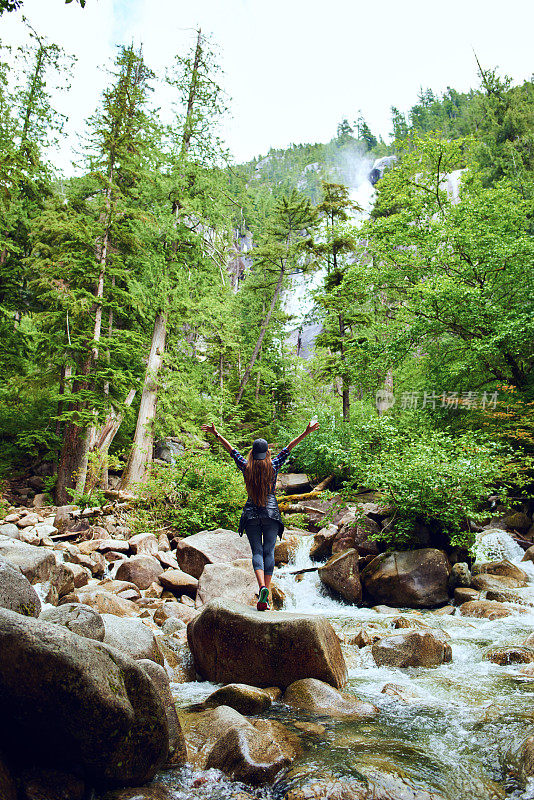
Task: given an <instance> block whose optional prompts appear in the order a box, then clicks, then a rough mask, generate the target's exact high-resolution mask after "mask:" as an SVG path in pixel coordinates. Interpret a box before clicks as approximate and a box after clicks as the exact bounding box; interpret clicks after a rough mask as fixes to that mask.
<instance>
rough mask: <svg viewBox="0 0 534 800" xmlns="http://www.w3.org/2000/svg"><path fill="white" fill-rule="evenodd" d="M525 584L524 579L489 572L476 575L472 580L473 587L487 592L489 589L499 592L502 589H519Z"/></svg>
mask: <svg viewBox="0 0 534 800" xmlns="http://www.w3.org/2000/svg"><path fill="white" fill-rule="evenodd" d="M524 585H525V582H524V581H518V580H516V579H515V578H508V577H506V575H490V574H489V573H481V574H480V575H475V576H474V578H473V580H472V581H471V586H472V588H473V589H477V590H478V591H479V592H487V591H488V590H489V591H495V592H498V591H500V590H502V589H517V588H519V587H520V586H524Z"/></svg>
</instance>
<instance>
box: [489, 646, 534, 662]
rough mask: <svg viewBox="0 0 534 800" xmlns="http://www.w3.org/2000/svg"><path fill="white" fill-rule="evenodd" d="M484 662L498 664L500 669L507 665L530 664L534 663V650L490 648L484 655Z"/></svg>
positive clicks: (525, 648) (528, 648)
mask: <svg viewBox="0 0 534 800" xmlns="http://www.w3.org/2000/svg"><path fill="white" fill-rule="evenodd" d="M484 658H485V660H486V661H492V662H493V663H494V664H500V665H501V667H505V666H508V664H532V662H534V649H531V648H530V647H517V646H516V647H513V646H509V647H491V648H490V649H489V650H486V652H485V653H484Z"/></svg>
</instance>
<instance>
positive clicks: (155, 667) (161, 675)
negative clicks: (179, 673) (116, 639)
mask: <svg viewBox="0 0 534 800" xmlns="http://www.w3.org/2000/svg"><path fill="white" fill-rule="evenodd" d="M138 664H139V665H140V666H142V667H143V669H144V670H145V672H146V673H147V675H149V677H150V679H151V681H152V683H153V684H154V686H155V687H156V689H157V691H158V694H159V696H160V699H161V702H162V703H163V706H164V708H165V714H166V716H167V728H168V731H169V756H168V759H167V763H166V764H165V766H166V767H168V768H169V767H175V766H178V765H180V764H184V763H185V762H186V761H187V748H186V745H185V739H184V734H183V733H182V728H181V725H180V720H179V719H178V714H177V713H176V705H175V701H174V698H173V696H172V694H171V687H170V684H169V677H168V675H167V673H166V672H165V669H164V668H163V667H161V666H160V665H159V664H155V663H154V661H151V660H150V659H140V660H139V661H138Z"/></svg>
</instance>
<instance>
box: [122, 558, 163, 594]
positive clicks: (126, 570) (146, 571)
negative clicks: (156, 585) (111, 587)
mask: <svg viewBox="0 0 534 800" xmlns="http://www.w3.org/2000/svg"><path fill="white" fill-rule="evenodd" d="M162 572H163V567H162V566H161V564H160V563H159V561H158V560H157V559H156V558H154V557H153V556H147V555H139V556H132V557H131V558H128V559H127V560H126V561H123V562H122V564H120V565H119V568H118V569H117V572H116V573H115V577H116V578H117V580H119V581H129V582H130V583H135V585H136V586H138V587H139V589H148V587H149V586H150V584H151V583H153V581H155V580H157V578H159V576H160V575H161V573H162Z"/></svg>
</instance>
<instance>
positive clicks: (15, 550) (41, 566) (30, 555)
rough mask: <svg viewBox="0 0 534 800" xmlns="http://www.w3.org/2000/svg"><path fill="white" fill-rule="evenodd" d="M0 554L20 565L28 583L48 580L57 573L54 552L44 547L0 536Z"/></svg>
mask: <svg viewBox="0 0 534 800" xmlns="http://www.w3.org/2000/svg"><path fill="white" fill-rule="evenodd" d="M0 556H3V557H4V558H5V559H7V561H9V562H10V563H11V564H14V565H15V566H17V567H20V569H21V570H22V572H23V573H24V575H26V577H27V578H28V580H29V581H30V583H43V582H45V581H50V580H52V579H53V578H54V577H55V575H56V573H57V565H56V559H55V557H54V553H53V552H52V551H51V550H47V549H46V548H45V547H35V546H34V545H31V544H26V543H25V542H19V541H16V540H15V539H9V538H8V537H0Z"/></svg>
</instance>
